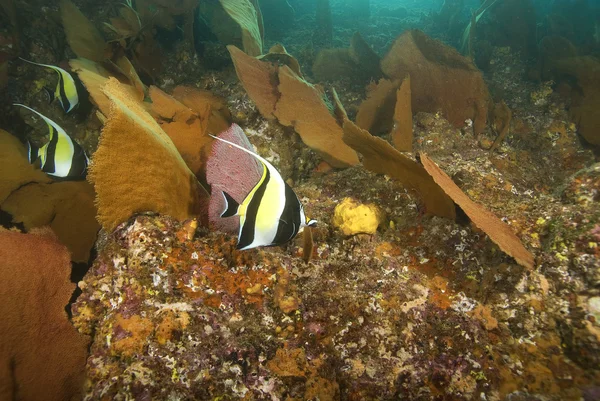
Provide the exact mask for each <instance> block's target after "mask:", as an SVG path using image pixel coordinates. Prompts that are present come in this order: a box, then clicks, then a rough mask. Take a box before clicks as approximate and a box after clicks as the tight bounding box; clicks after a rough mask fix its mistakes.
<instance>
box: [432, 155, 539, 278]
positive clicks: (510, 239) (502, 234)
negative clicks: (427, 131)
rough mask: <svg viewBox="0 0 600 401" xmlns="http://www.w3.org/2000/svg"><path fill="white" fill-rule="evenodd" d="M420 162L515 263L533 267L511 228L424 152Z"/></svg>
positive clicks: (529, 257) (529, 253)
mask: <svg viewBox="0 0 600 401" xmlns="http://www.w3.org/2000/svg"><path fill="white" fill-rule="evenodd" d="M420 159H421V163H423V167H425V169H426V170H427V172H428V173H429V174H431V176H432V177H433V179H434V180H435V182H436V183H437V184H438V185H439V186H440V187H441V188H443V190H444V192H446V194H448V196H449V197H450V198H452V200H453V201H454V202H456V204H457V205H458V206H460V208H461V209H462V210H463V211H464V212H465V213H466V214H467V216H469V218H470V219H471V221H473V223H474V224H475V225H476V226H477V227H478V228H479V229H481V230H482V231H483V232H485V233H486V234H487V235H488V236H489V237H490V239H491V240H492V241H493V242H494V243H495V244H496V245H498V246H499V247H500V249H501V250H502V251H503V252H505V253H506V254H508V255H510V256H512V257H513V258H515V260H516V261H517V263H519V264H520V265H522V266H524V267H526V268H528V269H533V265H534V259H533V255H532V254H531V252H529V251H528V250H527V249H525V247H524V246H523V244H522V243H521V240H519V238H518V237H517V236H516V235H515V234H514V233H513V232H512V230H511V228H510V227H509V226H508V225H507V224H506V223H504V222H503V221H502V220H500V219H499V218H498V217H496V216H495V215H494V214H493V213H492V212H490V211H488V210H487V209H485V208H484V207H483V206H480V205H478V204H477V203H475V202H473V201H472V200H471V199H469V197H468V196H467V195H466V194H465V193H464V192H463V191H462V190H461V189H460V188H459V187H458V186H457V185H456V184H455V183H454V181H452V179H451V178H450V177H448V175H447V174H446V173H445V172H444V171H442V169H440V168H439V167H438V165H437V164H435V163H434V162H433V161H432V160H431V159H430V158H429V157H427V155H426V154H424V153H421V154H420Z"/></svg>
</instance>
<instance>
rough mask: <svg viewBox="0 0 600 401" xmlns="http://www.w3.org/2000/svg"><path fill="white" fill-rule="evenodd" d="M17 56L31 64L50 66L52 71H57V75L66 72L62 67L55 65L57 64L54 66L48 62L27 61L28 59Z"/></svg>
mask: <svg viewBox="0 0 600 401" xmlns="http://www.w3.org/2000/svg"><path fill="white" fill-rule="evenodd" d="M19 58H20V59H21V60H23V61H25V62H26V63H29V64H33V65H39V66H40V67H46V68H51V69H53V70H54V71H56V72H57V73H58V75H60V74H62V73H63V72H64V73H67V72H66V71H65V70H63V69H62V68H60V67H57V66H55V65H50V64H42V63H36V62H34V61H29V60H26V59H24V58H23V57H19Z"/></svg>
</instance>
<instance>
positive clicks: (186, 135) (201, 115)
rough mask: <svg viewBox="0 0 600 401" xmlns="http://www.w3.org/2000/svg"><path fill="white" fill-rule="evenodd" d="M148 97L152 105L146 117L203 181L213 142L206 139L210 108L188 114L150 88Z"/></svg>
mask: <svg viewBox="0 0 600 401" xmlns="http://www.w3.org/2000/svg"><path fill="white" fill-rule="evenodd" d="M149 96H150V100H151V101H152V103H151V104H150V106H149V111H150V113H151V114H152V115H153V116H155V118H157V120H158V123H159V124H160V127H161V128H162V129H163V130H164V131H165V133H166V134H167V135H168V136H169V138H171V140H172V141H173V144H174V145H175V147H176V148H177V151H178V152H179V154H180V155H181V157H182V158H183V160H184V161H185V163H186V164H187V166H188V167H189V168H190V170H192V172H193V173H194V174H195V175H196V177H198V178H202V179H203V177H204V176H205V166H206V160H207V158H208V153H209V152H210V144H211V143H212V141H213V139H212V138H211V137H210V136H209V135H208V126H209V120H210V118H211V107H210V104H208V103H206V104H205V105H204V107H198V108H196V110H193V111H192V110H191V109H190V108H188V107H187V106H185V105H184V104H182V103H180V102H179V101H177V100H176V99H174V98H173V97H172V96H169V95H167V94H166V93H164V92H163V91H162V90H160V89H158V88H157V87H155V86H151V87H150V91H149Z"/></svg>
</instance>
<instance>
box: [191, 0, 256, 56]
mask: <svg viewBox="0 0 600 401" xmlns="http://www.w3.org/2000/svg"><path fill="white" fill-rule="evenodd" d="M200 13H201V15H202V18H203V19H204V20H205V21H206V23H207V24H208V26H209V28H210V30H211V31H212V32H213V33H214V34H215V35H216V36H217V38H218V39H219V41H220V42H221V43H225V44H228V45H236V46H239V47H241V48H243V49H244V52H246V53H247V54H249V55H251V56H260V55H261V54H262V36H261V30H260V25H259V14H258V13H257V11H256V9H255V7H254V5H253V4H252V2H251V1H250V0H219V1H218V2H208V1H206V2H201V3H200Z"/></svg>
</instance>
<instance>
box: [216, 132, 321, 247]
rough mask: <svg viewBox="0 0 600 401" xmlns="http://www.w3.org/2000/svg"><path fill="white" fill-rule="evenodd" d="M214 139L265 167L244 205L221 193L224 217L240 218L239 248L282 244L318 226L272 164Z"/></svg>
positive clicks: (222, 215)
mask: <svg viewBox="0 0 600 401" xmlns="http://www.w3.org/2000/svg"><path fill="white" fill-rule="evenodd" d="M211 136H212V137H213V138H215V139H217V140H219V141H222V142H225V143H227V144H229V145H231V146H234V147H236V148H238V149H240V150H242V151H244V152H246V153H248V154H250V155H252V156H254V157H255V158H256V159H258V160H259V161H260V162H261V163H262V165H263V172H262V177H261V178H260V180H259V181H258V183H257V184H256V185H255V186H254V188H252V190H251V191H250V193H248V195H247V196H246V198H245V199H244V201H243V202H242V203H241V204H238V203H237V202H236V201H235V199H233V198H232V197H231V195H229V194H228V193H227V192H225V191H223V192H222V193H223V199H224V201H225V210H224V211H223V213H221V217H231V216H236V215H237V216H239V217H240V231H239V234H238V243H237V249H241V250H245V249H251V248H255V247H257V246H275V245H282V244H285V243H286V242H288V241H290V240H291V239H292V238H294V237H295V236H296V234H298V232H300V230H301V229H302V228H304V227H307V226H313V225H315V224H316V223H317V221H316V220H307V219H306V215H305V214H304V208H303V207H302V203H300V200H299V199H298V196H297V195H296V194H295V193H294V190H293V189H292V188H291V187H290V186H289V185H288V184H287V183H286V182H285V181H284V180H283V178H282V177H281V175H280V174H279V172H278V171H277V170H276V169H275V167H273V165H272V164H271V163H269V162H268V161H267V160H265V159H263V158H262V157H260V156H259V155H257V154H256V153H254V152H252V151H250V150H248V149H245V148H244V147H242V146H239V145H237V144H235V143H233V142H229V141H227V140H225V139H221V138H218V137H216V136H213V135H211Z"/></svg>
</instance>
